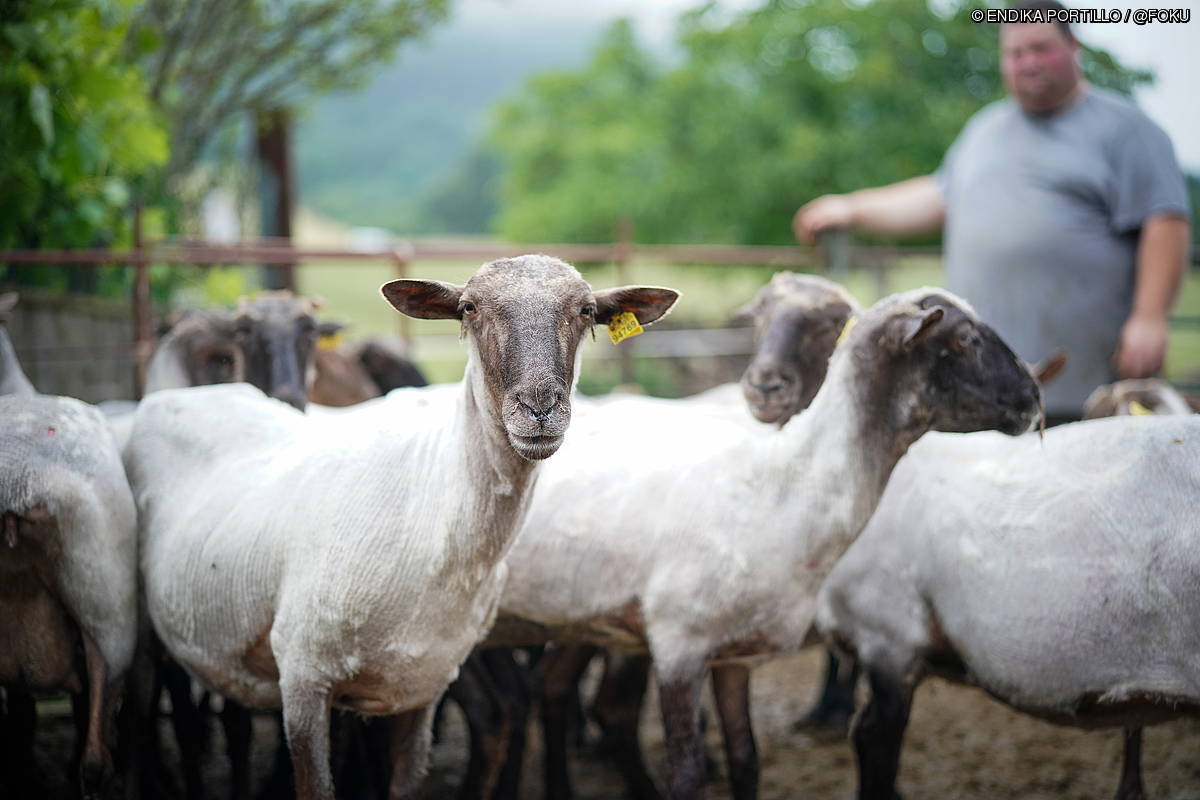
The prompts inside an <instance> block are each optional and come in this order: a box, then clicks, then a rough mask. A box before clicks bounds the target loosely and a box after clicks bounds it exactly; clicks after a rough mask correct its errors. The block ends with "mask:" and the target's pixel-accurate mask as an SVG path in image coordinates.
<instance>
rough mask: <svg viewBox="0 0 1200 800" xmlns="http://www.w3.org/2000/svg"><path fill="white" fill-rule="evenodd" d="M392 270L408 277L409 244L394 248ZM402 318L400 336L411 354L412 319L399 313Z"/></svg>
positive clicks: (398, 274)
mask: <svg viewBox="0 0 1200 800" xmlns="http://www.w3.org/2000/svg"><path fill="white" fill-rule="evenodd" d="M391 256H392V270H393V272H395V274H396V277H397V278H407V277H408V262H409V259H411V258H412V247H411V246H409V247H407V248H405V249H404V250H401V249H400V248H393V250H392V254H391ZM396 316H397V317H399V318H400V338H401V339H403V340H404V346H405V348H406V349H407V350H408V352H409V354H410V355H411V353H412V325H411V322H412V320H411V319H410V318H409V316H408V315H407V314H397V315H396Z"/></svg>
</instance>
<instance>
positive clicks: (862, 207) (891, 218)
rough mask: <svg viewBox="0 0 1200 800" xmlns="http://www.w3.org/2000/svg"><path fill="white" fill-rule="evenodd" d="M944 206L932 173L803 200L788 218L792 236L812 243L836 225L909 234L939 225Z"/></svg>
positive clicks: (935, 228)
mask: <svg viewBox="0 0 1200 800" xmlns="http://www.w3.org/2000/svg"><path fill="white" fill-rule="evenodd" d="M945 219H946V207H945V205H944V204H943V202H942V190H941V188H940V187H939V186H938V185H937V181H935V180H934V179H933V176H932V175H923V176H921V177H920V178H911V179H910V180H907V181H901V182H900V183H893V184H891V185H889V186H880V187H878V188H875V189H860V190H859V191H857V192H850V193H849V194H827V195H825V196H823V197H818V198H817V199H816V200H813V201H811V202H809V203H807V204H805V205H804V206H803V207H801V209H800V210H799V211H797V212H796V216H795V217H793V218H792V230H793V231H795V233H796V238H797V239H799V240H801V241H804V242H808V243H809V244H812V243H813V242H815V241H816V238H817V235H818V234H820V233H823V232H825V231H827V230H835V229H838V228H857V229H860V230H864V231H867V232H869V233H880V234H884V235H890V236H912V235H916V234H920V233H930V232H932V231H936V230H938V229H940V228H941V227H942V223H943V222H944V221H945Z"/></svg>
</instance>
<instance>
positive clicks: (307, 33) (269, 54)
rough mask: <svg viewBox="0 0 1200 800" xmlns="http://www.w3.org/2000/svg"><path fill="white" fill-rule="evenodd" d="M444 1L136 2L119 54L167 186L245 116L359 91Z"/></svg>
mask: <svg viewBox="0 0 1200 800" xmlns="http://www.w3.org/2000/svg"><path fill="white" fill-rule="evenodd" d="M446 10H447V0H287V1H286V2H282V1H281V0H189V2H179V0H145V2H144V3H143V4H142V5H141V6H140V8H139V10H138V13H137V15H136V18H135V19H134V21H133V23H132V24H131V25H130V28H129V34H128V36H127V52H128V53H129V54H130V56H131V57H133V58H137V59H138V60H139V61H140V63H141V64H142V66H143V68H144V70H145V73H146V78H147V81H148V85H149V91H150V99H151V101H152V102H153V103H154V104H155V105H156V106H157V107H158V108H159V109H160V110H161V112H162V114H163V116H164V117H165V119H166V120H167V125H168V129H169V131H170V141H171V158H170V162H169V164H168V166H167V169H166V173H165V177H166V178H167V180H168V182H169V181H170V180H171V179H172V178H175V177H177V176H179V175H182V174H184V173H187V172H189V171H190V170H192V169H193V168H194V167H195V166H196V164H197V162H198V161H199V159H200V158H201V156H202V155H203V154H204V152H205V150H206V148H208V147H209V146H210V145H211V144H212V143H213V142H214V141H215V140H216V138H217V137H218V136H219V135H220V134H221V133H222V132H223V131H225V130H227V129H228V127H229V125H230V124H231V123H232V122H234V121H235V120H236V119H238V118H244V117H245V116H246V115H247V112H257V111H264V110H269V109H274V108H280V107H294V106H297V105H300V104H302V103H303V102H305V101H306V100H308V99H310V98H311V97H312V96H314V95H316V94H318V93H321V92H328V91H332V90H335V89H345V88H349V87H353V86H357V85H359V84H360V83H361V82H362V81H363V79H364V78H365V77H366V76H367V74H368V72H369V70H370V69H371V68H372V67H374V66H376V65H377V64H378V63H379V62H380V61H386V60H387V59H389V58H391V56H392V55H393V54H394V52H395V50H396V46H397V45H398V44H399V43H400V42H402V41H404V40H406V39H409V38H412V37H414V36H417V35H419V34H420V33H422V32H424V31H425V30H426V29H427V28H428V27H429V26H430V25H432V24H434V23H435V22H437V21H439V20H441V19H442V18H444V17H445V15H446Z"/></svg>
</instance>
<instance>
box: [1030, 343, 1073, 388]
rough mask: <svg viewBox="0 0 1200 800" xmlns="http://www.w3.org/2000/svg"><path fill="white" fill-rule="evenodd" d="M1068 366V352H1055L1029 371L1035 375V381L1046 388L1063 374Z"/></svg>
mask: <svg viewBox="0 0 1200 800" xmlns="http://www.w3.org/2000/svg"><path fill="white" fill-rule="evenodd" d="M1066 366H1067V351H1066V350H1055V351H1054V352H1053V353H1051V354H1050V355H1048V356H1047V357H1046V358H1043V359H1042V360H1041V361H1039V362H1037V363H1036V364H1033V365H1032V366H1030V367H1029V371H1030V372H1031V373H1032V374H1033V379H1034V380H1036V381H1037V382H1038V385H1039V386H1045V385H1046V384H1047V383H1049V382H1050V381H1052V380H1054V379H1055V378H1057V377H1058V376H1059V375H1060V374H1062V371H1063V369H1064V368H1065V367H1066Z"/></svg>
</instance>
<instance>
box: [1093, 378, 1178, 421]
mask: <svg viewBox="0 0 1200 800" xmlns="http://www.w3.org/2000/svg"><path fill="white" fill-rule="evenodd" d="M1194 411H1200V406H1198V407H1197V408H1192V404H1191V403H1190V402H1189V401H1188V399H1187V398H1186V397H1184V396H1183V395H1182V394H1181V393H1180V392H1179V390H1177V389H1176V388H1175V387H1173V386H1171V384H1169V383H1167V382H1166V381H1164V380H1163V379H1161V378H1140V379H1136V378H1130V379H1126V380H1123V381H1117V382H1116V383H1107V384H1105V385H1103V386H1099V387H1097V388H1096V390H1095V391H1093V392H1092V393H1091V394H1090V395H1088V399H1087V400H1085V401H1084V403H1083V418H1084V419H1098V418H1100V417H1117V416H1137V415H1145V414H1191V413H1193V412H1194Z"/></svg>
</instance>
